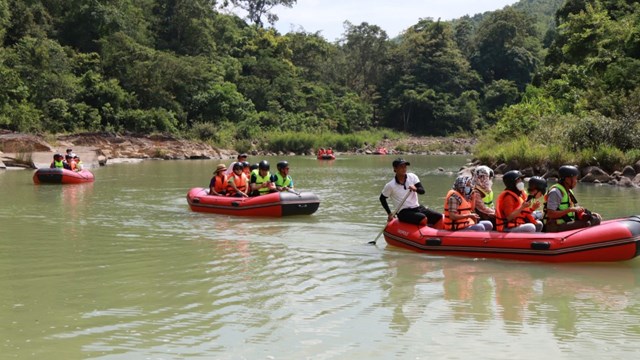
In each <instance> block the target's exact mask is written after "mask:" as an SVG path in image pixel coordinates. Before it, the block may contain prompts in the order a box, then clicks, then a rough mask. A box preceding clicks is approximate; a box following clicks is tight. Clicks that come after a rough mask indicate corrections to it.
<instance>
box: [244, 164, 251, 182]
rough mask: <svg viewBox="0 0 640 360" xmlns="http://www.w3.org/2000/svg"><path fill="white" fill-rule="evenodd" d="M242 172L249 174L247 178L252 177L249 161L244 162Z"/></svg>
mask: <svg viewBox="0 0 640 360" xmlns="http://www.w3.org/2000/svg"><path fill="white" fill-rule="evenodd" d="M242 172H243V173H244V174H245V175H247V179H249V178H250V177H251V164H249V162H248V161H243V162H242Z"/></svg>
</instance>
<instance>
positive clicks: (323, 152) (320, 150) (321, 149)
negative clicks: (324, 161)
mask: <svg viewBox="0 0 640 360" xmlns="http://www.w3.org/2000/svg"><path fill="white" fill-rule="evenodd" d="M324 154H326V152H325V151H324V148H320V149H318V156H322V155H324Z"/></svg>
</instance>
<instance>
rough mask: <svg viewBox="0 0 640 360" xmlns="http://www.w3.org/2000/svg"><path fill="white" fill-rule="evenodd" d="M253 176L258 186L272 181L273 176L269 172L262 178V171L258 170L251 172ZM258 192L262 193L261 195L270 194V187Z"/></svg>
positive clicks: (260, 189) (259, 189)
mask: <svg viewBox="0 0 640 360" xmlns="http://www.w3.org/2000/svg"><path fill="white" fill-rule="evenodd" d="M251 175H252V177H253V175H255V176H256V182H255V183H256V185H258V186H260V185H262V184H264V183H266V182H269V181H271V174H270V173H269V172H268V171H267V175H265V176H260V171H259V170H258V169H255V170H253V171H252V172H251ZM258 192H259V193H260V195H262V194H266V193H268V192H269V188H268V187H263V188H258Z"/></svg>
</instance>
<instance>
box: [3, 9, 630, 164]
mask: <svg viewBox="0 0 640 360" xmlns="http://www.w3.org/2000/svg"><path fill="white" fill-rule="evenodd" d="M276 5H284V6H289V7H291V6H296V1H295V0H264V1H253V0H225V1H219V0H218V1H216V0H135V1H134V0H46V1H44V0H0V128H2V129H8V130H13V131H20V132H26V133H40V134H42V133H78V132H101V131H107V132H115V133H125V132H126V133H134V134H152V133H169V134H174V135H177V136H183V137H187V138H194V139H200V140H203V141H208V142H211V143H212V144H216V145H218V146H233V147H236V148H239V147H241V146H246V144H247V141H249V140H253V139H260V138H262V137H270V138H271V139H272V140H274V141H273V142H274V143H275V142H277V141H275V140H276V139H279V140H280V145H279V146H280V147H281V150H293V151H295V150H297V148H299V147H304V146H310V147H313V146H314V145H316V144H314V143H313V142H314V141H317V139H319V138H320V136H327V134H334V135H339V136H343V137H344V136H347V137H348V136H357V135H358V134H363V133H364V134H376V135H375V136H378V137H380V138H381V137H383V136H394V135H393V134H397V133H399V132H401V133H406V134H412V135H419V136H431V135H434V136H436V135H437V136H447V135H456V136H476V137H479V139H480V144H479V146H478V148H477V149H476V155H477V156H478V157H479V158H480V159H483V160H484V161H486V162H495V161H505V160H509V159H512V158H518V159H521V161H523V162H527V163H533V164H535V163H537V162H547V163H548V162H549V161H551V162H558V163H560V162H563V161H568V160H574V161H579V162H580V161H589V160H588V159H591V158H594V157H596V155H597V158H598V159H605V158H606V159H608V160H607V161H609V162H611V164H610V165H611V166H614V165H615V164H614V163H615V162H616V161H619V162H625V161H627V162H628V161H632V160H635V158H636V157H639V158H640V152H638V151H636V150H635V149H634V144H635V143H638V141H639V140H640V128H639V125H638V116H639V113H640V111H639V110H640V89H639V85H640V0H639V1H631V0H586V1H585V0H566V1H565V0H521V1H520V2H518V3H516V4H514V5H513V6H507V7H505V8H504V9H501V10H497V11H492V12H487V13H484V14H478V15H475V16H465V17H462V18H459V19H455V20H452V21H440V20H439V19H432V18H423V19H421V20H420V21H419V22H418V23H416V24H414V25H413V26H411V27H409V28H407V29H406V30H405V31H404V32H403V33H402V34H401V35H399V36H397V37H395V38H389V37H388V35H387V34H386V33H385V31H384V30H383V29H381V28H380V27H379V26H377V25H375V24H368V23H361V24H352V23H349V22H345V23H344V33H343V35H342V38H341V39H339V40H338V41H336V42H329V41H327V40H326V39H325V38H324V37H323V36H322V35H321V33H320V32H318V33H309V32H305V31H304V30H299V31H292V32H289V33H287V34H280V33H278V31H276V30H275V29H274V28H273V27H272V24H273V23H274V21H275V20H276V19H277V13H274V12H273V9H274V6H276ZM232 6H235V7H239V8H242V9H245V10H246V13H247V16H246V18H240V17H238V16H236V15H234V14H232V13H231V12H230V11H229V8H230V7H232ZM369 136H370V135H369ZM343 137H336V139H342V138H343ZM283 139H289V140H291V141H288V142H287V141H284V140H283ZM294 139H302V140H303V141H306V142H307V143H303V144H300V142H299V141H298V142H296V141H294ZM323 139H326V137H325V138H323ZM323 141H325V140H323ZM327 145H329V146H331V145H333V146H334V147H335V148H336V149H338V150H340V149H341V148H347V147H348V146H351V145H352V144H350V143H348V142H344V141H343V142H338V141H336V142H335V143H334V144H327ZM567 153H571V154H574V155H572V156H574V157H568V155H567ZM584 159H587V160H584ZM603 161H604V160H603Z"/></svg>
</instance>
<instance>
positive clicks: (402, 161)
mask: <svg viewBox="0 0 640 360" xmlns="http://www.w3.org/2000/svg"><path fill="white" fill-rule="evenodd" d="M402 164H405V165H407V166H409V165H411V163H409V162H408V161H406V160H405V159H402V158H397V159H395V160H393V167H398V166H400V165H402Z"/></svg>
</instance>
